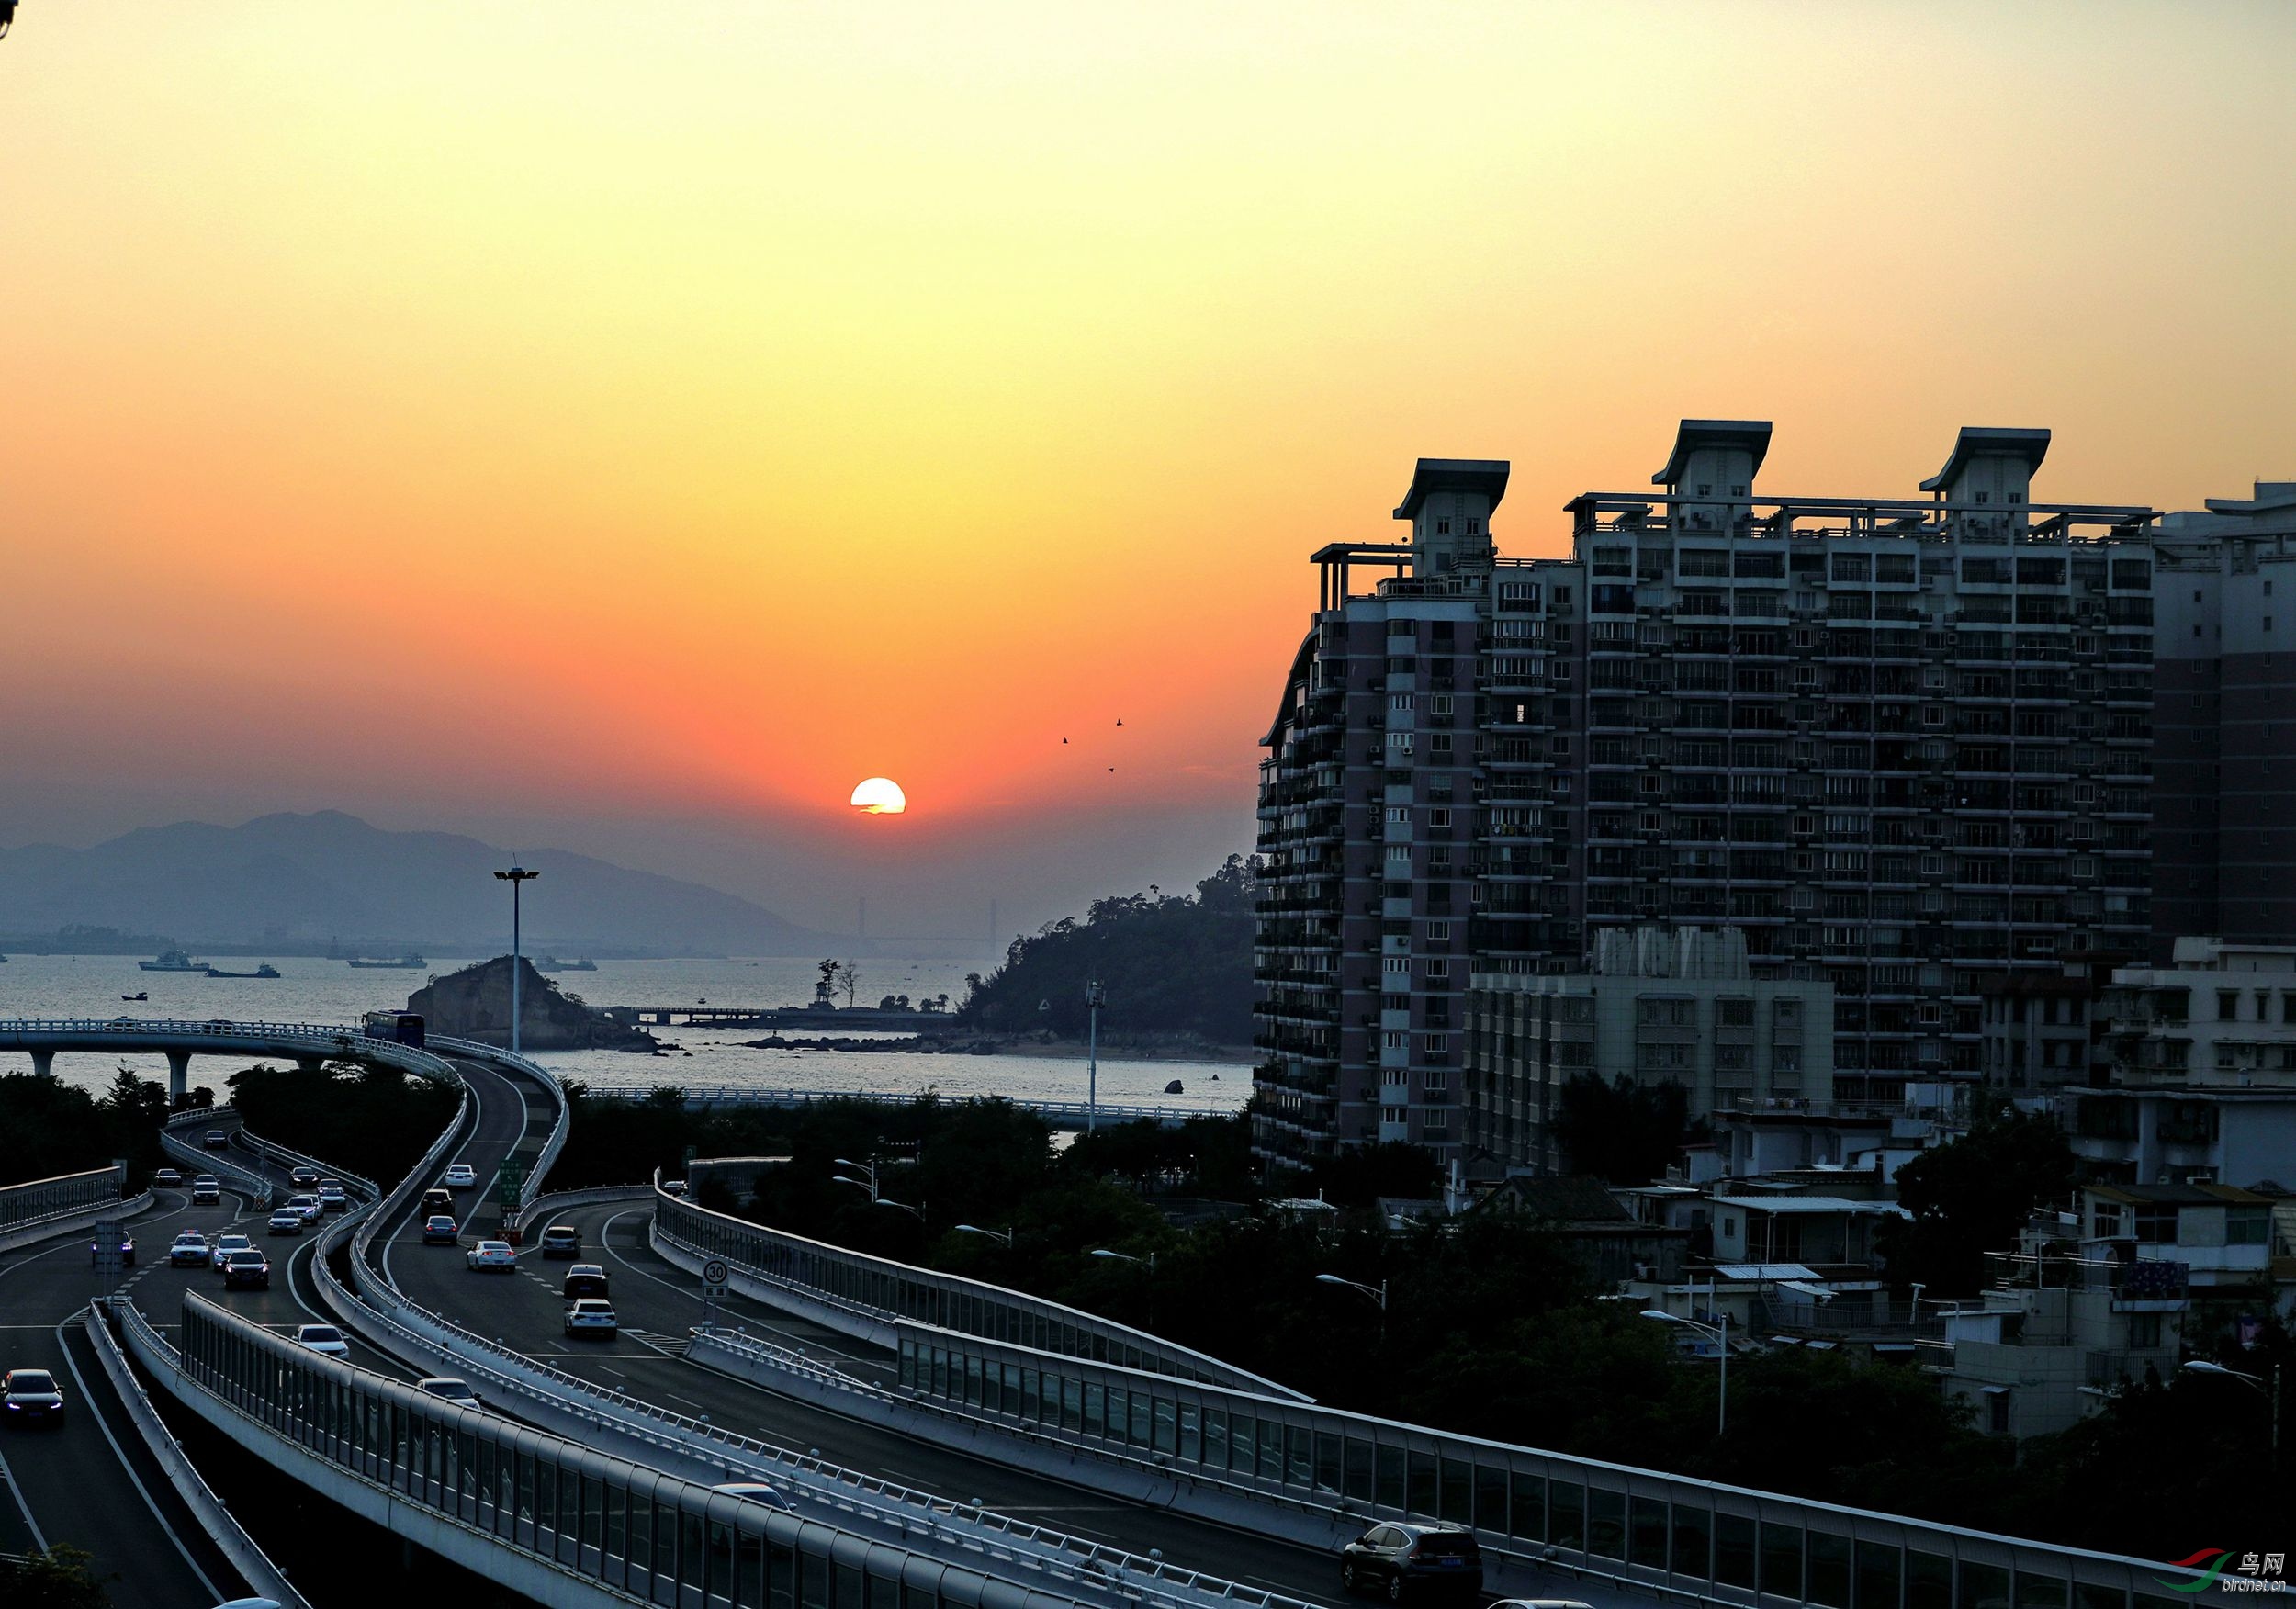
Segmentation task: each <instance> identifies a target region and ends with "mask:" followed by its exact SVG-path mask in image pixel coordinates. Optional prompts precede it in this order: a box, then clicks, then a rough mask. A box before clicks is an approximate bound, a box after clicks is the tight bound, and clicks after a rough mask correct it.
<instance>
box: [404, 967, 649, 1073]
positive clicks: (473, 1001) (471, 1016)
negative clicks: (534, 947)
mask: <svg viewBox="0 0 2296 1609" xmlns="http://www.w3.org/2000/svg"><path fill="white" fill-rule="evenodd" d="M518 964H519V967H520V968H521V972H520V975H519V984H518V991H519V1000H518V1004H519V1024H518V1034H519V1048H520V1049H522V1050H528V1051H639V1052H647V1053H652V1052H657V1051H658V1050H660V1048H661V1047H660V1046H659V1045H658V1043H656V1042H655V1040H654V1036H653V1035H652V1034H650V1033H647V1031H646V1030H644V1029H641V1028H633V1027H631V1026H630V1025H629V1024H627V1023H622V1022H616V1021H615V1020H614V1019H613V1018H611V1017H609V1016H607V1015H606V1014H605V1012H603V1011H602V1010H600V1009H598V1008H597V1007H593V1006H585V1005H584V1004H582V1002H581V1001H580V1000H579V999H577V998H575V997H574V996H571V995H568V993H567V992H566V991H565V990H564V989H561V988H559V987H558V985H556V984H554V983H552V982H551V981H550V980H549V979H548V978H546V977H545V976H543V975H542V973H538V972H536V971H535V963H534V962H531V961H525V960H521V961H520V962H519V963H518ZM407 1009H408V1010H410V1011H417V1012H420V1013H422V1021H423V1026H424V1027H425V1028H426V1029H428V1030H429V1031H431V1032H432V1033H438V1034H446V1035H450V1036H452V1037H454V1038H456V1039H470V1040H477V1041H478V1042H479V1043H480V1044H486V1045H507V1044H509V1043H510V1042H511V958H510V957H509V956H507V955H498V956H496V957H495V958H494V959H493V960H492V961H481V962H475V963H473V964H472V965H469V966H467V967H465V968H463V969H462V971H460V972H456V973H447V974H446V975H445V977H443V978H436V979H433V981H432V982H431V983H430V984H429V985H427V986H426V987H423V988H420V989H417V990H416V991H415V992H414V993H413V994H412V995H410V996H408V997H407Z"/></svg>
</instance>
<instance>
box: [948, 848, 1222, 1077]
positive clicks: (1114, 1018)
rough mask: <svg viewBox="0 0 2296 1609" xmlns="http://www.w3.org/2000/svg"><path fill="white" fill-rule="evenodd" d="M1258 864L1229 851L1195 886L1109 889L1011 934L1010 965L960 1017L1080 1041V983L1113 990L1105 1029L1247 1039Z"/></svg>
mask: <svg viewBox="0 0 2296 1609" xmlns="http://www.w3.org/2000/svg"><path fill="white" fill-rule="evenodd" d="M1253 881H1254V869H1253V865H1252V862H1250V861H1246V860H1245V859H1244V857H1243V856H1241V855H1230V856H1229V857H1228V859H1227V861H1225V862H1224V863H1222V864H1221V868H1220V869H1219V870H1218V871H1216V872H1213V873H1212V874H1211V875H1210V876H1209V877H1207V878H1205V879H1204V880H1203V881H1202V882H1201V883H1198V884H1197V885H1196V892H1195V893H1194V894H1190V895H1176V894H1165V893H1164V892H1163V891H1162V890H1161V889H1157V888H1154V887H1151V888H1150V889H1149V890H1148V891H1147V892H1146V893H1144V894H1130V895H1109V897H1107V898H1105V899H1096V900H1094V901H1093V902H1092V904H1091V906H1089V907H1088V908H1087V909H1086V913H1085V917H1084V919H1083V920H1081V921H1079V920H1077V919H1076V918H1075V917H1062V918H1061V919H1060V920H1058V921H1056V922H1048V923H1047V924H1045V926H1044V927H1042V928H1040V929H1038V930H1037V931H1036V932H1035V933H1034V934H1030V935H1026V936H1024V937H1021V938H1019V939H1015V940H1013V941H1012V944H1011V946H1010V947H1009V948H1008V949H1007V951H1006V952H1005V963H1004V964H1003V965H1002V966H1000V967H998V968H997V969H996V971H995V972H993V973H989V975H988V976H986V977H980V976H978V975H977V974H976V975H975V976H974V977H973V978H971V979H969V980H967V981H968V982H969V983H970V985H971V988H970V990H969V992H968V993H967V994H966V996H965V997H964V1002H963V1004H962V1006H960V1007H958V1018H959V1020H961V1021H962V1022H964V1023H966V1024H968V1025H970V1026H972V1027H975V1028H982V1029H987V1030H1002V1031H1004V1032H1007V1033H1013V1032H1030V1031H1033V1030H1038V1029H1049V1030H1051V1031H1052V1032H1053V1033H1055V1034H1058V1035H1060V1036H1061V1037H1063V1038H1064V1039H1082V1038H1083V1037H1084V1035H1085V1030H1086V1007H1085V986H1086V985H1087V984H1092V983H1097V984H1099V985H1101V986H1102V988H1103V989H1104V990H1105V991H1106V994H1107V1000H1108V1004H1107V1006H1106V1007H1104V1008H1103V1009H1102V1011H1101V1014H1100V1030H1101V1032H1102V1033H1104V1034H1106V1033H1115V1034H1193V1035H1195V1036H1197V1037H1199V1038H1201V1039H1205V1040H1209V1041H1212V1042H1213V1043H1216V1044H1245V1043H1248V1042H1250V1040H1251V1037H1252V931H1253V928H1252V891H1253Z"/></svg>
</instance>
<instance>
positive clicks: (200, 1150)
mask: <svg viewBox="0 0 2296 1609" xmlns="http://www.w3.org/2000/svg"><path fill="white" fill-rule="evenodd" d="M160 1149H161V1150H162V1151H164V1152H165V1153H167V1154H168V1155H170V1156H172V1157H174V1159H175V1160H176V1161H177V1162H180V1163H182V1164H183V1165H185V1166H186V1167H187V1168H190V1169H192V1170H193V1171H194V1172H195V1173H211V1174H213V1175H214V1176H215V1177H216V1182H217V1183H218V1184H220V1185H225V1186H228V1187H231V1188H232V1189H235V1190H237V1191H239V1192H240V1193H241V1194H242V1195H243V1196H246V1197H247V1198H249V1199H250V1200H252V1201H253V1202H254V1203H255V1204H256V1205H257V1206H259V1207H268V1206H270V1205H271V1198H272V1196H273V1194H274V1191H273V1187H272V1183H271V1181H270V1180H269V1179H267V1178H265V1177H264V1176H262V1175H261V1174H256V1173H250V1172H248V1171H247V1170H246V1169H245V1168H243V1167H242V1166H240V1165H239V1164H237V1163H235V1162H232V1161H230V1160H229V1159H228V1158H227V1157H225V1156H223V1155H221V1154H219V1153H217V1152H214V1151H210V1150H208V1148H207V1147H206V1146H204V1145H194V1144H192V1143H191V1142H189V1141H188V1140H184V1139H180V1138H178V1137H177V1135H176V1133H175V1131H174V1130H172V1129H162V1130H161V1131H160Z"/></svg>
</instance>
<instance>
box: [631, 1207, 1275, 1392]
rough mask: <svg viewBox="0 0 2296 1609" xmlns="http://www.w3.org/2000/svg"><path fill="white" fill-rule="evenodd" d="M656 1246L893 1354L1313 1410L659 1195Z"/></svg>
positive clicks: (1099, 1326)
mask: <svg viewBox="0 0 2296 1609" xmlns="http://www.w3.org/2000/svg"><path fill="white" fill-rule="evenodd" d="M653 1243H654V1249H655V1250H656V1251H657V1252H658V1253H660V1254H661V1255H662V1256H664V1257H666V1258H668V1259H669V1260H670V1262H673V1263H675V1264H677V1265H678V1266H681V1267H682V1268H684V1269H686V1270H687V1272H689V1273H692V1272H695V1271H697V1270H698V1269H699V1267H700V1263H701V1260H703V1259H705V1258H710V1257H722V1258H724V1259H725V1260H726V1262H727V1263H729V1264H731V1265H732V1266H733V1270H734V1273H735V1275H736V1279H735V1288H737V1289H742V1288H743V1277H745V1276H746V1277H748V1280H750V1281H751V1282H752V1284H753V1288H749V1289H746V1290H744V1294H746V1295H750V1296H753V1297H755V1298H756V1299H757V1300H761V1301H766V1302H769V1303H778V1302H781V1301H784V1300H788V1299H790V1298H792V1297H795V1298H801V1299H803V1300H806V1301H808V1302H812V1303H816V1304H818V1310H819V1311H816V1312H812V1313H809V1314H808V1316H809V1317H814V1318H816V1320H818V1322H823V1323H825V1324H828V1325H829V1327H831V1328H833V1329H838V1330H839V1331H841V1332H842V1333H846V1334H850V1335H857V1336H859V1337H861V1339H863V1340H866V1341H871V1342H873V1343H875V1344H876V1345H881V1346H884V1348H886V1349H887V1350H888V1351H890V1350H891V1349H892V1348H893V1346H894V1345H895V1340H896V1334H897V1328H896V1327H897V1326H898V1325H899V1324H900V1323H902V1322H917V1323H927V1324H931V1325H934V1326H936V1327H938V1328H942V1329H950V1330H956V1331H960V1332H962V1333H966V1334H977V1335H982V1336H988V1337H994V1338H995V1339H997V1340H1000V1341H1009V1342H1015V1343H1019V1344H1021V1345H1027V1346H1029V1347H1030V1348H1032V1349H1034V1350H1037V1351H1042V1352H1055V1353H1061V1354H1064V1355H1068V1356H1080V1357H1089V1358H1096V1359H1101V1360H1108V1361H1115V1362H1118V1363H1120V1364H1122V1365H1123V1366H1125V1367H1131V1368H1140V1369H1147V1370H1149V1371H1151V1372H1154V1373H1157V1374H1168V1375H1172V1376H1175V1377H1176V1378H1181V1379H1200V1380H1213V1381H1218V1382H1220V1383H1221V1384H1223V1385H1229V1386H1233V1387H1237V1388H1240V1389H1242V1390H1251V1391H1257V1392H1263V1393H1266V1394H1267V1395H1270V1396H1276V1397H1282V1398H1285V1399H1288V1400H1289V1401H1300V1402H1304V1401H1308V1399H1307V1398H1306V1397H1305V1396H1304V1395H1302V1394H1301V1393H1300V1392H1298V1391H1295V1390H1291V1388H1290V1387H1289V1386H1284V1385H1279V1384H1277V1382H1276V1381H1274V1380H1268V1379H1262V1378H1260V1377H1259V1376H1257V1375H1255V1374H1253V1373H1251V1372H1250V1371H1249V1370H1247V1369H1241V1368H1238V1367H1235V1366H1234V1365H1233V1364H1230V1363H1223V1362H1222V1361H1221V1360H1220V1359H1219V1358H1216V1357H1212V1356H1208V1355H1206V1354H1204V1353H1201V1352H1197V1351H1194V1350H1192V1349H1190V1348H1188V1347H1186V1346H1180V1345H1175V1344H1174V1343H1172V1342H1170V1341H1166V1340H1165V1339H1163V1338H1162V1337H1160V1336H1156V1335H1152V1334H1149V1333H1147V1332H1146V1331H1144V1330H1135V1329H1133V1328H1132V1327H1131V1326H1130V1325H1129V1324H1120V1323H1117V1322H1115V1321H1114V1320H1111V1319H1104V1318H1102V1317H1100V1316H1099V1315H1098V1314H1097V1313H1088V1312H1085V1311H1082V1310H1081V1309H1077V1308H1072V1307H1064V1306H1063V1305H1061V1304H1060V1303H1059V1302H1056V1301H1048V1300H1045V1299H1044V1298H1042V1297H1039V1296H1030V1295H1027V1294H1026V1293H1024V1292H1021V1291H1017V1290H1007V1289H1005V1288H1003V1287H1002V1286H996V1285H990V1284H987V1283H986V1282H985V1281H983V1280H978V1279H967V1278H964V1277H962V1276H959V1275H955V1274H942V1273H940V1272H937V1271H936V1270H933V1269H930V1268H917V1267H913V1266H910V1265H908V1264H906V1263H896V1262H895V1261H893V1260H892V1259H891V1258H890V1257H872V1256H871V1255H868V1254H866V1253H863V1252H853V1251H848V1250H846V1249H845V1248H844V1247H843V1246H833V1245H828V1244H826V1243H823V1242H821V1241H816V1240H807V1239H806V1238H805V1236H803V1235H795V1234H789V1233H786V1232H783V1231H781V1230H778V1229H769V1228H767V1227H766V1226H765V1225H763V1224H760V1223H750V1222H748V1221H746V1220H743V1219H739V1218H735V1217H732V1216H730V1215H729V1214H726V1213H724V1212H713V1211H712V1210H709V1209H708V1208H706V1207H700V1206H696V1205H695V1204H694V1203H693V1202H692V1201H689V1200H684V1199H681V1198H678V1197H676V1196H671V1195H668V1194H666V1193H663V1192H661V1191H659V1190H657V1191H656V1194H655V1197H654V1231H653Z"/></svg>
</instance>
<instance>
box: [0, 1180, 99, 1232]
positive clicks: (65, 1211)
mask: <svg viewBox="0 0 2296 1609" xmlns="http://www.w3.org/2000/svg"><path fill="white" fill-rule="evenodd" d="M127 1178H128V1170H127V1169H126V1168H124V1167H121V1166H120V1165H118V1164H117V1163H115V1164H113V1165H111V1166H109V1167H94V1168H89V1169H88V1170H87V1171H86V1172H84V1173H75V1174H58V1175H57V1176H55V1177H54V1178H48V1179H28V1180H26V1181H25V1182H24V1183H23V1184H20V1185H9V1186H7V1187H6V1188H5V1189H0V1234H7V1235H14V1234H16V1233H17V1232H20V1231H23V1230H27V1229H33V1228H37V1227H38V1226H39V1224H41V1223H43V1222H46V1221H51V1220H56V1219H64V1218H76V1217H78V1216H79V1215H80V1214H81V1213H83V1212H86V1211H89V1210H92V1209H94V1208H97V1207H105V1206H108V1205H110V1204H111V1203H112V1202H115V1201H117V1200H118V1199H119V1192H120V1189H121V1187H123V1186H124V1185H125V1184H126V1183H127Z"/></svg>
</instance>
